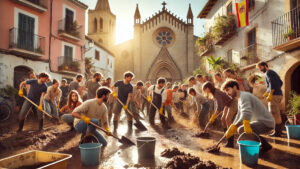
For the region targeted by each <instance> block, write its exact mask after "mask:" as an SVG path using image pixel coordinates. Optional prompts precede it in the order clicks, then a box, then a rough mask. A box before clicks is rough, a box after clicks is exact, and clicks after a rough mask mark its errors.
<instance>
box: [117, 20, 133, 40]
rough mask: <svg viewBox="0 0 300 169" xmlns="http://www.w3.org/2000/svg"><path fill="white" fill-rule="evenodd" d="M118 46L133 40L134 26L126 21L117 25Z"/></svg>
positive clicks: (118, 22)
mask: <svg viewBox="0 0 300 169" xmlns="http://www.w3.org/2000/svg"><path fill="white" fill-rule="evenodd" d="M116 25H117V27H116V44H119V43H122V42H125V41H127V40H129V39H132V38H133V25H131V24H129V23H128V22H126V21H125V20H123V21H118V20H117V23H116Z"/></svg>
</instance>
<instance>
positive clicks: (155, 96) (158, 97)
mask: <svg viewBox="0 0 300 169" xmlns="http://www.w3.org/2000/svg"><path fill="white" fill-rule="evenodd" d="M165 84H166V79H165V78H162V77H160V78H158V79H157V84H156V85H152V86H151V87H149V89H148V92H149V93H150V95H151V98H152V103H153V104H154V105H156V107H158V108H159V118H160V121H161V123H162V125H163V127H164V128H166V129H169V128H170V127H169V125H168V124H167V122H166V120H165V117H164V116H163V103H164V102H165V101H166V99H167V94H166V90H165V88H164V87H165ZM155 113H156V109H155V107H154V106H153V105H151V107H150V112H149V122H150V124H151V125H154V118H155Z"/></svg>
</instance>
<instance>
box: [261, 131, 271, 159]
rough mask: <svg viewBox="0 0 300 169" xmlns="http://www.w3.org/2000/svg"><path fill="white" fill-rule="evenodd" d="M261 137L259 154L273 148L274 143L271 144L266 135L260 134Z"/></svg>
mask: <svg viewBox="0 0 300 169" xmlns="http://www.w3.org/2000/svg"><path fill="white" fill-rule="evenodd" d="M259 138H260V141H261V146H260V150H259V156H262V155H263V154H265V153H266V152H267V151H269V150H271V149H272V145H271V144H269V143H268V142H267V140H266V139H265V138H264V137H262V136H259Z"/></svg>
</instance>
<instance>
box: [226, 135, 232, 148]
mask: <svg viewBox="0 0 300 169" xmlns="http://www.w3.org/2000/svg"><path fill="white" fill-rule="evenodd" d="M224 146H225V147H228V148H234V136H231V137H230V138H229V139H227V143H226V144H225V145H224Z"/></svg>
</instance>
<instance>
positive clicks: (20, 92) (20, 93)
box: [18, 89, 24, 97]
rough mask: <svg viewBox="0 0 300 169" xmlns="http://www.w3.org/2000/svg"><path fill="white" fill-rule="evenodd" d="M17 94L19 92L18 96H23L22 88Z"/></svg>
mask: <svg viewBox="0 0 300 169" xmlns="http://www.w3.org/2000/svg"><path fill="white" fill-rule="evenodd" d="M18 94H19V96H20V97H23V96H24V93H23V90H22V89H20V90H19V93H18Z"/></svg>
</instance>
